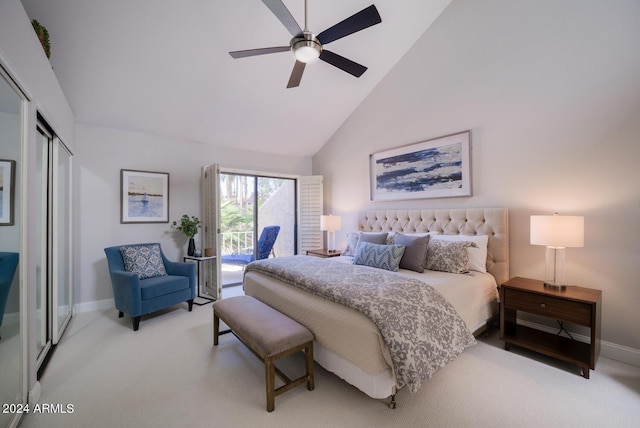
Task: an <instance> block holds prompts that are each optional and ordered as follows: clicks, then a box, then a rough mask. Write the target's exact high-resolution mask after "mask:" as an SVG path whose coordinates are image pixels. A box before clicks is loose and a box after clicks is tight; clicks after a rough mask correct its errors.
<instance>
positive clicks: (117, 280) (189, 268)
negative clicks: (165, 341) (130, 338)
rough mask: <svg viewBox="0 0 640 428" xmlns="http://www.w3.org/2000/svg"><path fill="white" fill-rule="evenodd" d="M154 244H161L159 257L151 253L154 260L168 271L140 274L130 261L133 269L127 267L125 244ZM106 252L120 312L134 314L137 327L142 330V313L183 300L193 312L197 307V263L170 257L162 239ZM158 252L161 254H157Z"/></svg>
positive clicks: (133, 247) (137, 248)
mask: <svg viewBox="0 0 640 428" xmlns="http://www.w3.org/2000/svg"><path fill="white" fill-rule="evenodd" d="M154 246H157V252H156V253H155V254H156V256H155V257H153V254H154V253H151V256H152V257H150V262H152V263H155V264H156V267H159V268H161V267H162V265H163V267H164V271H163V272H166V274H162V273H161V272H156V273H154V274H148V272H145V274H139V273H136V272H138V270H136V269H133V271H132V269H131V266H130V265H129V264H130V263H128V266H127V268H129V269H126V268H125V257H124V256H123V252H122V249H123V248H131V249H132V250H139V249H145V247H146V248H152V249H153V248H154ZM104 252H105V254H106V255H107V262H108V264H109V274H110V275H111V285H112V287H113V298H114V301H115V304H116V309H117V310H118V311H119V314H118V316H119V317H120V318H122V317H123V316H124V314H127V315H130V316H131V317H132V319H133V330H134V331H137V330H138V328H139V326H140V318H141V316H142V315H145V314H148V313H151V312H154V311H157V310H160V309H164V308H167V307H169V306H173V305H176V304H178V303H182V302H187V303H188V305H189V312H191V310H192V309H193V299H195V297H196V286H197V282H196V266H195V264H193V263H180V262H171V261H169V260H167V258H166V257H165V255H164V253H163V252H162V249H161V248H160V244H158V243H146V244H130V245H118V246H115V247H108V248H105V249H104ZM158 252H159V256H160V257H157V255H158ZM143 255H144V254H143ZM154 259H155V260H154ZM127 261H129V260H127ZM142 262H144V260H142ZM147 276H149V277H147ZM141 278H144V279H141Z"/></svg>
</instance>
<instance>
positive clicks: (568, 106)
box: [313, 0, 640, 363]
mask: <svg viewBox="0 0 640 428" xmlns="http://www.w3.org/2000/svg"><path fill="white" fill-rule="evenodd" d="M639 22H640V3H639V2H637V1H633V0H616V1H610V2H602V1H599V0H590V1H584V0H571V1H570V0H565V1H562V2H558V1H551V0H544V1H543V0H537V1H504V0H503V1H500V0H495V1H491V0H485V1H482V2H477V1H472V0H468V1H467V0H454V1H453V2H452V3H451V5H450V6H449V7H448V8H447V9H446V10H445V11H444V12H443V14H442V15H441V16H440V17H439V18H438V19H437V20H436V22H435V23H434V24H433V26H432V27H431V28H429V29H428V30H427V31H426V33H425V34H424V35H423V36H422V38H421V39H420V40H419V41H418V42H417V43H416V45H415V46H414V47H413V48H412V49H411V50H410V51H409V52H408V53H407V55H406V56H405V57H404V58H403V59H402V60H401V61H400V63H398V65H397V66H396V67H395V68H394V69H393V70H392V71H391V73H390V74H389V75H387V77H386V78H385V79H384V80H383V81H382V82H381V84H380V85H379V86H378V87H377V88H376V89H375V90H374V91H373V92H372V94H371V95H370V96H369V97H368V98H367V99H366V100H365V102H364V103H362V104H361V105H360V106H359V108H358V109H357V110H356V111H355V112H354V113H353V114H352V116H351V117H350V118H349V119H348V120H347V121H346V122H345V124H344V125H343V126H342V127H341V129H340V130H339V131H338V132H337V133H336V134H335V135H334V136H333V137H332V138H331V140H330V141H329V142H328V143H327V144H326V145H325V146H324V147H323V149H322V150H321V151H320V152H319V153H318V154H317V155H316V156H315V157H314V159H313V173H314V174H322V175H324V182H325V204H326V208H325V212H333V213H334V214H341V215H343V216H344V218H343V230H342V231H341V232H340V233H339V234H338V236H337V241H338V242H339V243H340V242H342V245H344V242H345V234H346V232H347V231H349V230H352V229H355V227H356V213H357V212H358V211H359V210H363V209H366V208H377V207H402V208H414V207H428V208H439V207H442V208H444V207H488V206H505V207H507V208H509V209H510V230H511V240H510V244H511V254H510V256H511V275H512V276H526V277H533V278H543V277H544V248H543V247H536V246H531V245H529V216H530V215H532V214H541V213H552V212H554V211H558V212H559V213H561V214H575V215H584V216H585V247H584V248H570V249H567V268H566V278H567V281H569V282H570V283H573V284H580V285H582V286H585V287H591V288H598V289H601V290H603V305H602V309H603V315H602V339H603V340H604V341H608V342H611V343H613V344H617V345H620V346H622V347H623V348H622V349H624V350H625V351H630V352H631V354H634V353H635V355H636V357H637V360H636V361H637V362H639V363H640V351H638V350H640V328H637V327H638V326H640V312H639V311H638V310H637V305H638V302H640V287H639V286H638V278H639V277H640V263H638V262H639V261H640V239H639V238H640V190H638V183H640V168H639V167H638V161H639V160H640V120H639V119H640V78H639V76H640V49H639V45H638V41H640V25H638V23H639ZM467 129H470V130H471V133H472V147H473V151H472V178H473V197H465V198H452V199H432V200H419V201H401V202H397V203H370V202H369V199H368V192H369V184H368V183H369V182H368V179H369V176H368V171H369V170H368V155H369V154H371V153H374V152H377V151H380V150H385V149H389V148H393V147H397V146H401V145H405V144H410V143H414V142H418V141H421V140H426V139H430V138H434V137H438V136H441V135H447V134H450V133H454V132H458V131H464V130H467ZM614 347H615V346H614ZM624 347H628V348H632V349H630V350H629V349H626V348H624Z"/></svg>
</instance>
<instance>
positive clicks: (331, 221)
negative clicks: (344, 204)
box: [320, 215, 342, 253]
mask: <svg viewBox="0 0 640 428" xmlns="http://www.w3.org/2000/svg"><path fill="white" fill-rule="evenodd" d="M340 227H342V218H341V217H340V216H339V215H323V216H320V230H326V231H327V250H328V251H329V252H330V253H333V252H335V251H336V230H340Z"/></svg>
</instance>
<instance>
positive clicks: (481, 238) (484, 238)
mask: <svg viewBox="0 0 640 428" xmlns="http://www.w3.org/2000/svg"><path fill="white" fill-rule="evenodd" d="M431 239H441V240H443V241H456V242H460V241H467V242H473V243H475V244H476V245H477V247H469V248H468V250H467V251H469V270H475V271H477V272H482V273H485V272H487V245H488V244H489V236H488V235H433V236H431Z"/></svg>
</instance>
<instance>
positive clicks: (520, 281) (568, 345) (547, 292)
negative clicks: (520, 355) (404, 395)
mask: <svg viewBox="0 0 640 428" xmlns="http://www.w3.org/2000/svg"><path fill="white" fill-rule="evenodd" d="M500 303H501V304H500V339H502V340H504V342H505V343H504V348H505V349H509V347H510V345H511V344H514V345H517V346H521V347H523V348H527V349H531V350H533V351H536V352H539V353H541V354H545V355H548V356H551V357H554V358H558V359H560V360H563V361H567V362H569V363H572V364H576V365H578V366H580V367H581V368H582V376H584V377H585V378H587V379H589V369H595V367H596V360H597V359H598V354H600V317H601V312H602V291H600V290H595V289H591V288H583V287H577V286H567V288H566V289H564V290H553V289H549V288H545V287H544V283H543V281H538V280H535V279H527V278H518V277H516V278H512V279H510V280H509V281H507V282H505V283H504V284H502V286H501V287H500ZM518 311H522V312H528V313H532V314H536V315H542V316H545V317H549V318H551V319H555V320H558V321H560V322H561V323H562V322H564V321H567V322H571V323H574V324H578V325H582V326H585V327H589V328H590V329H591V341H590V343H584V342H579V341H576V340H572V339H570V338H567V337H563V336H559V335H556V334H552V333H547V332H543V331H540V330H536V329H533V328H529V327H526V326H523V325H519V324H518V323H517V321H518Z"/></svg>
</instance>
